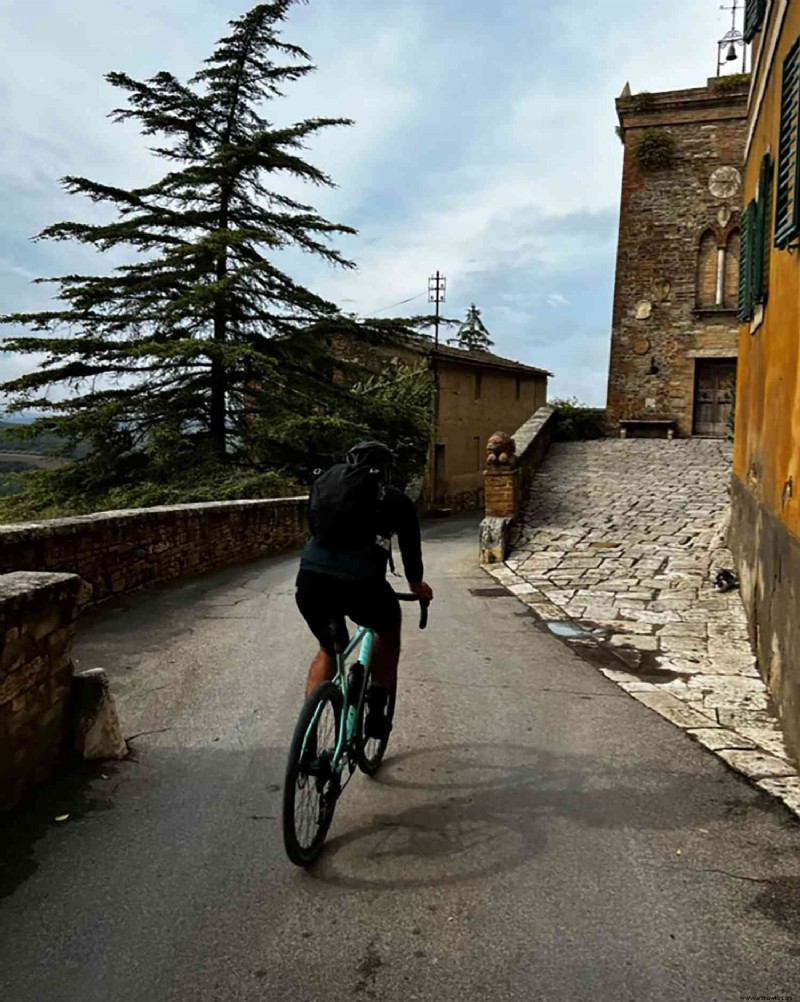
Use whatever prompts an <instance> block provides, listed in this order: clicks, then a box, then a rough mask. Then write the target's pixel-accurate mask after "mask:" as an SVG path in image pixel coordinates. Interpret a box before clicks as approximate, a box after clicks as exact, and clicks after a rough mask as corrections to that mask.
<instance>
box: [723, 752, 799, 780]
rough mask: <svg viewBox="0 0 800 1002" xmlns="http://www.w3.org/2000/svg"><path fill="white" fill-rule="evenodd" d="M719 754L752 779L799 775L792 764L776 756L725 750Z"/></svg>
mask: <svg viewBox="0 0 800 1002" xmlns="http://www.w3.org/2000/svg"><path fill="white" fill-rule="evenodd" d="M717 754H718V755H719V757H720V758H721V759H723V760H724V761H725V762H727V763H728V765H730V766H732V767H733V768H734V769H736V770H737V771H738V772H743V773H744V774H745V776H748V777H749V778H750V779H766V778H767V777H773V778H774V777H778V776H796V775H797V773H796V770H795V768H794V766H793V765H792V764H791V763H789V762H787V761H786V760H785V759H780V758H777V757H776V756H774V755H767V754H765V753H764V752H759V751H738V750H732V749H724V748H723V749H720V750H719V751H718V752H717Z"/></svg>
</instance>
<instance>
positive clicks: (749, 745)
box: [689, 727, 756, 751]
mask: <svg viewBox="0 0 800 1002" xmlns="http://www.w3.org/2000/svg"><path fill="white" fill-rule="evenodd" d="M689 733H690V734H691V736H692V737H693V738H696V739H697V740H698V741H699V742H700V744H702V745H705V747H706V748H709V749H710V750H711V751H720V750H721V749H723V748H741V749H750V750H752V749H755V747H756V746H755V745H754V744H753V742H752V741H750V740H749V738H746V737H743V736H742V735H741V734H737V733H736V731H730V730H728V729H727V728H725V727H700V728H698V729H697V730H690V731H689Z"/></svg>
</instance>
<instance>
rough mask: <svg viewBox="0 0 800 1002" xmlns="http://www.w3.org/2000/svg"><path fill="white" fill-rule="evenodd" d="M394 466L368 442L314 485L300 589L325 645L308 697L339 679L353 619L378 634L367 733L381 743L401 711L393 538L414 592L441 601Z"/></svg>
mask: <svg viewBox="0 0 800 1002" xmlns="http://www.w3.org/2000/svg"><path fill="white" fill-rule="evenodd" d="M394 460H395V455H394V453H393V452H392V451H391V449H389V448H388V446H386V445H384V444H383V443H381V442H360V443H359V444H358V445H355V446H353V448H352V449H351V450H350V451H349V452H348V454H347V462H346V463H340V464H337V465H336V466H333V467H331V469H329V470H327V471H326V472H325V473H324V474H322V476H320V477H318V479H317V480H316V481H315V482H314V484H313V486H312V488H311V495H310V498H309V528H310V529H311V534H312V535H311V539H310V540H309V541H308V543H307V544H306V546H305V548H304V550H303V554H302V557H301V560H300V571H299V573H298V576H297V591H296V601H297V607H298V609H299V610H300V612H301V614H302V616H303V618H304V619H305V621H306V623H307V624H308V626H309V628H310V630H311V632H312V633H313V634H314V636H315V637H316V638H317V640H318V642H319V645H320V650H319V653H318V654H317V655H316V657H315V658H314V660H313V661H312V662H311V667H310V668H309V671H308V682H307V685H306V695H307V696H308V695H310V694H311V693H312V692H313V691H314V689H315V688H316V687H317V686H318V685H321V684H322V683H323V682H325V681H327V680H328V679H332V678H333V677H334V674H335V653H336V649H337V648H339V647H340V646H343V644H344V642H345V638H346V630H345V625H344V617H345V616H347V617H349V618H350V619H352V620H353V622H355V623H357V624H358V625H359V626H366V627H368V628H369V629H371V630H373V631H374V632H375V634H376V638H375V646H374V648H373V654H372V662H371V667H372V676H373V684H372V685H371V686H370V688H369V689H368V690H367V693H366V706H367V715H366V720H365V723H364V729H365V733H366V734H367V735H368V736H369V737H374V738H377V739H379V740H382V739H384V738H387V737H388V733H389V730H390V729H391V724H390V722H389V714H388V712H387V711H388V710H389V707H390V706H393V705H394V697H395V693H396V690H397V665H398V662H399V660H400V634H401V620H402V615H401V612H400V603H399V602H398V600H397V597H396V595H395V593H394V591H393V590H392V587H391V585H390V584H389V582H388V581H387V580H386V570H387V566H388V564H389V563H390V562H391V538H392V536H393V535H395V534H396V535H397V538H398V542H399V544H400V554H401V556H402V560H403V569H404V571H405V575H406V578H407V580H408V586H409V589H410V590H411V591H412V592H413V593H414V594H415V595H418V596H419V597H420V598H421V599H423V600H424V601H428V602H430V601H432V599H433V591H432V589H431V588H430V586H429V585H428V584H426V582H425V581H424V574H423V564H422V545H421V542H420V530H419V521H418V519H417V513H416V510H415V508H414V504H413V502H412V501H411V499H410V498H409V497H408V495H407V494H405V493H404V492H403V491H401V490H399V489H398V488H396V487H394V486H392V484H391V482H390V481H391V472H392V467H393V464H394Z"/></svg>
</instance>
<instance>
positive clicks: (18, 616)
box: [0, 572, 89, 809]
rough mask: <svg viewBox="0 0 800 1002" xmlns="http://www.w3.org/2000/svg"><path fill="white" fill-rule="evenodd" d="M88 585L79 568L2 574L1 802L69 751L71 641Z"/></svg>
mask: <svg viewBox="0 0 800 1002" xmlns="http://www.w3.org/2000/svg"><path fill="white" fill-rule="evenodd" d="M88 591H89V590H88V588H87V587H86V585H85V584H84V583H83V582H82V581H81V579H80V578H79V577H77V576H76V575H74V574H33V573H27V572H20V573H16V574H4V575H0V809H6V808H9V807H13V806H14V805H15V804H16V803H18V802H19V800H20V799H21V797H22V796H23V794H24V793H25V791H26V790H27V789H28V787H29V786H31V785H33V784H35V783H39V782H42V781H43V780H45V779H47V777H48V776H49V775H50V774H51V773H52V771H53V769H54V768H55V766H56V765H57V763H58V762H59V760H60V759H62V757H64V755H65V752H66V745H67V742H68V734H69V727H68V712H69V695H70V683H71V679H72V663H71V661H70V656H69V655H70V647H71V644H72V638H73V636H74V633H75V621H76V619H77V616H78V613H79V612H80V608H81V606H82V605H83V604H84V603H85V602H86V600H87V598H88Z"/></svg>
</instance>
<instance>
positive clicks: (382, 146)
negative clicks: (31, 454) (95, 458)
mask: <svg viewBox="0 0 800 1002" xmlns="http://www.w3.org/2000/svg"><path fill="white" fill-rule="evenodd" d="M249 6H250V4H248V3H247V2H246V0H0V51H2V52H3V60H2V64H0V108H2V119H0V121H1V123H2V134H3V137H4V149H3V154H2V156H0V192H2V213H1V214H0V312H1V313H11V312H16V311H19V310H29V309H41V308H44V307H45V306H46V305H47V301H48V297H49V296H51V295H52V291H51V290H49V289H48V287H47V286H41V285H37V286H34V285H32V284H31V282H32V280H33V279H34V278H36V277H41V276H55V275H59V274H66V273H70V272H74V271H76V270H79V269H80V270H85V269H89V270H90V271H91V270H94V269H97V270H104V269H105V268H106V266H107V265H106V262H104V261H103V262H97V261H96V259H95V255H94V252H93V251H90V250H88V249H85V248H80V247H76V246H73V245H70V244H64V243H58V244H53V243H47V242H39V243H34V242H33V241H32V240H31V238H32V237H33V236H34V235H35V234H36V233H38V232H40V231H41V230H42V229H43V228H44V227H45V226H47V225H49V224H51V223H54V222H57V221H60V220H64V219H84V220H85V219H89V218H91V211H92V210H91V207H89V206H87V205H86V203H85V202H83V201H82V200H81V199H80V198H79V197H76V196H69V195H66V194H65V193H64V192H63V191H62V190H61V189H60V187H59V185H58V179H59V178H60V177H62V176H63V175H67V174H78V175H82V176H85V177H89V178H91V179H93V180H96V181H101V182H103V183H107V184H115V185H125V186H130V187H133V186H138V185H141V184H144V183H147V182H149V181H151V180H153V179H155V178H156V177H158V176H159V173H160V172H161V165H160V164H159V163H158V162H156V161H154V159H153V158H152V157H151V156H150V154H149V153H148V152H147V143H146V141H144V140H143V139H142V138H141V137H140V136H139V135H138V133H137V131H136V128H135V126H134V125H132V124H125V125H117V124H114V123H112V122H111V121H110V119H109V118H108V117H107V116H108V113H109V112H110V111H111V110H112V109H113V108H114V107H116V106H117V105H118V103H119V98H120V97H121V93H120V92H117V91H115V90H114V88H112V87H110V86H109V85H108V84H107V83H106V82H105V81H104V79H103V76H104V74H105V73H106V72H108V71H110V70H124V71H125V72H127V73H129V74H130V75H132V76H134V77H137V78H145V77H149V76H151V75H152V74H154V73H155V72H157V71H158V70H161V69H169V70H170V71H172V72H173V73H175V74H176V75H178V76H179V77H181V78H188V77H190V76H191V75H192V74H193V73H194V72H195V71H196V70H197V69H198V68H199V66H200V64H201V62H202V60H203V59H204V58H205V57H206V56H207V55H208V54H209V53H210V52H211V50H212V48H213V46H214V43H215V42H216V40H217V39H218V38H219V37H220V36H222V35H224V34H225V33H226V22H227V21H228V20H230V19H231V18H234V17H238V16H239V15H241V14H242V13H244V11H246V10H247V9H248V8H249ZM719 8H720V2H719V0H671V2H670V3H669V4H652V3H631V2H630V0H626V2H624V3H623V2H620V0H607V2H605V3H602V4H599V3H597V0H574V2H562V3H554V2H553V0H502V2H501V3H497V2H488V0H435V3H433V2H431V0H391V2H390V0H311V2H310V3H309V4H308V5H301V4H298V5H297V6H296V7H295V8H294V11H293V14H292V17H291V19H290V21H289V22H288V23H287V26H286V29H285V32H284V37H285V39H286V40H287V41H291V42H293V43H295V44H299V45H301V46H302V47H303V48H305V49H306V50H307V51H309V53H310V54H311V56H312V58H313V60H314V62H315V64H316V65H317V67H318V70H317V72H316V73H315V74H312V75H311V76H309V77H307V78H306V79H304V80H303V81H301V82H299V83H297V84H294V85H291V86H290V87H289V88H288V89H287V96H286V97H285V98H283V99H281V100H279V101H277V102H273V103H272V105H271V107H270V108H269V112H268V116H267V117H269V118H270V120H271V121H273V122H276V123H280V124H283V123H289V122H293V121H297V120H300V119H302V118H305V117H309V116H314V117H316V116H333V117H347V118H352V119H354V120H355V122H356V124H355V126H354V127H352V128H348V129H338V130H335V131H334V130H330V131H328V132H326V133H324V134H322V135H320V136H319V137H318V138H317V139H316V140H315V141H314V143H313V146H312V148H311V149H310V151H309V154H308V156H309V159H311V160H312V162H314V163H315V164H316V165H317V166H319V167H321V168H322V169H323V170H325V171H326V172H327V173H328V174H330V175H331V176H332V177H333V179H334V181H336V183H337V188H336V189H334V190H330V191H328V190H324V189H322V190H320V189H316V188H315V189H311V190H310V191H305V192H303V193H302V195H303V198H304V200H309V201H311V202H312V203H313V204H314V205H315V206H316V207H317V208H318V209H319V211H320V212H322V213H323V214H324V215H325V216H327V217H328V218H329V219H332V220H335V221H336V222H341V223H346V224H348V225H350V226H353V227H355V228H356V229H357V230H358V235H357V236H354V237H346V238H342V239H339V240H338V241H337V246H338V247H339V248H340V249H341V250H342V251H343V253H344V254H345V255H346V256H348V257H349V258H351V259H353V260H354V261H355V262H356V263H357V264H358V269H357V270H356V271H352V272H349V271H347V272H346V271H341V270H335V269H331V268H330V267H329V266H328V265H325V264H320V263H318V262H316V261H315V260H314V259H313V258H311V257H309V256H307V255H296V256H294V257H293V258H292V262H291V264H292V269H293V270H292V274H293V276H294V277H295V278H296V279H297V280H298V281H301V282H303V283H304V284H307V285H309V286H310V287H311V288H312V289H314V290H315V291H317V292H319V293H320V294H322V295H323V296H325V297H327V298H329V299H330V300H332V301H333V302H336V303H338V304H339V305H340V306H341V307H342V309H343V310H345V311H347V312H352V313H360V314H364V315H373V314H375V313H379V315H385V316H390V315H395V316H401V315H411V314H413V313H418V312H427V311H428V310H429V309H430V307H429V306H428V303H427V281H428V276H429V275H431V274H433V273H434V272H435V271H436V270H437V269H439V270H440V271H442V272H443V273H444V274H445V275H446V277H447V301H446V303H445V305H444V307H443V312H444V314H445V315H446V316H448V317H455V318H460V317H463V316H464V315H465V313H466V310H467V308H468V307H469V305H470V303H473V302H474V303H476V304H477V305H478V307H479V308H480V309H481V311H482V316H483V320H484V322H485V324H486V326H487V327H488V329H489V331H490V333H491V335H492V337H493V339H494V342H495V348H494V350H495V351H496V352H497V353H498V354H501V355H505V356H507V357H510V358H515V359H518V360H519V361H522V362H526V363H528V364H530V365H537V366H541V367H543V368H546V369H549V370H550V371H551V372H553V373H554V374H555V377H556V378H555V380H554V381H553V383H552V384H551V396H558V397H573V396H574V397H578V398H579V399H580V400H581V401H583V402H585V403H588V404H592V405H601V406H602V405H603V404H604V403H605V394H606V378H607V365H608V350H609V343H610V330H611V301H612V295H613V281H614V266H615V255H616V241H617V226H618V207H619V197H620V182H621V169H622V147H621V145H620V143H619V140H618V139H617V137H616V135H615V132H614V128H615V125H616V121H617V120H616V114H615V110H614V99H615V97H616V96H617V95H619V94H620V92H621V91H622V89H623V87H624V86H625V83H626V82H627V81H630V83H631V86H632V88H633V90H634V92H638V91H659V90H669V89H672V88H682V87H694V86H702V85H703V84H704V83H705V80H706V78H707V77H709V76H712V75H713V74H714V72H715V70H716V44H715V43H716V39H718V38H719V37H721V36H722V34H723V33H724V32H725V31H726V30H727V28H728V27H729V26H730V14H727V13H723V12H722V11H720V9H719ZM411 297H417V298H415V299H414V300H413V302H411V303H409V304H407V305H405V306H403V307H396V306H395V304H397V303H399V302H401V301H402V300H407V299H409V298H411ZM6 330H7V333H10V331H8V329H6ZM32 364H33V363H32V359H31V358H30V357H28V358H24V359H23V358H20V357H17V356H13V355H8V354H6V355H4V356H0V380H3V379H8V378H11V377H12V376H14V375H17V374H19V373H22V372H24V371H26V370H27V369H29V368H31V366H32ZM0 409H2V400H0Z"/></svg>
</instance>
